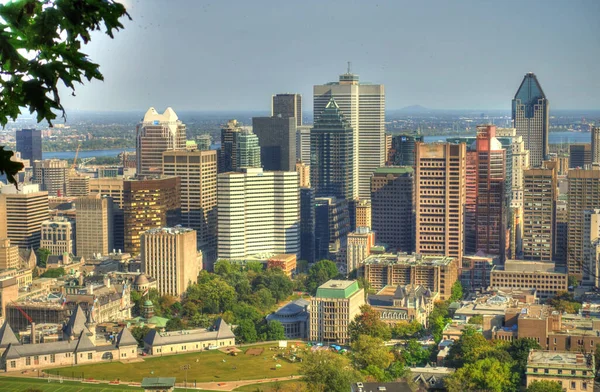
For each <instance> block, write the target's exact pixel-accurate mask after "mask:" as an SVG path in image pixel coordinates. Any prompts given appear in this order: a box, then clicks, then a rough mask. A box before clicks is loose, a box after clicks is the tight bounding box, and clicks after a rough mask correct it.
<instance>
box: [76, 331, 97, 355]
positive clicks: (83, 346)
mask: <svg viewBox="0 0 600 392" xmlns="http://www.w3.org/2000/svg"><path fill="white" fill-rule="evenodd" d="M86 331H87V328H86V330H85V331H81V333H80V334H79V339H78V340H77V346H76V347H75V352H76V353H77V352H83V351H93V350H95V349H96V346H94V343H92V341H91V340H90V338H89V337H88V336H87V334H86Z"/></svg>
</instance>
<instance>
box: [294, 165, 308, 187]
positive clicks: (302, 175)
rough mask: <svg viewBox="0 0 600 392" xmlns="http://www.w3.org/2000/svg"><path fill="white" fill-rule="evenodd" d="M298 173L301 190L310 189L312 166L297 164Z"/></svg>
mask: <svg viewBox="0 0 600 392" xmlns="http://www.w3.org/2000/svg"><path fill="white" fill-rule="evenodd" d="M296 173H298V185H299V186H300V188H310V165H308V164H306V163H303V162H298V163H296Z"/></svg>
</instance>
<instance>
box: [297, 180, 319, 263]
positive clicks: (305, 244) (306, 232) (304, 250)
mask: <svg viewBox="0 0 600 392" xmlns="http://www.w3.org/2000/svg"><path fill="white" fill-rule="evenodd" d="M300 259H301V260H306V261H308V262H309V263H314V262H315V261H316V260H315V190H314V188H300Z"/></svg>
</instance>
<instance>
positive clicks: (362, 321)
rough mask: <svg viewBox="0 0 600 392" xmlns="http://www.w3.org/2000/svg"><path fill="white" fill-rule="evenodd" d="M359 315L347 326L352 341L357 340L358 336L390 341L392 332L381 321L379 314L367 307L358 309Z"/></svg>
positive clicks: (363, 306)
mask: <svg viewBox="0 0 600 392" xmlns="http://www.w3.org/2000/svg"><path fill="white" fill-rule="evenodd" d="M360 311H361V313H360V314H359V315H357V316H356V317H355V318H354V320H352V321H351V322H350V325H348V331H349V332H350V337H351V338H352V340H357V339H358V337H359V336H360V335H368V336H371V337H374V338H379V339H382V340H390V339H391V337H392V331H391V330H390V327H389V326H388V325H387V324H386V323H385V322H383V321H381V319H379V313H378V312H377V311H376V310H375V309H373V308H372V307H370V306H369V305H362V306H361V307H360Z"/></svg>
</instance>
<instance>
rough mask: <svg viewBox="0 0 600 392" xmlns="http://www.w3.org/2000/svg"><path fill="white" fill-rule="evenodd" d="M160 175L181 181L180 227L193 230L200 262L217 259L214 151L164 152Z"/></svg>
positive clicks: (210, 261) (215, 164)
mask: <svg viewBox="0 0 600 392" xmlns="http://www.w3.org/2000/svg"><path fill="white" fill-rule="evenodd" d="M162 170H163V173H164V174H165V175H167V176H178V177H180V178H181V225H182V226H184V227H189V228H191V229H194V230H195V231H196V235H197V236H198V238H197V245H198V249H201V250H202V256H203V260H204V263H208V264H211V263H213V262H214V261H215V260H216V257H217V151H216V150H204V151H165V152H164V153H163V166H162Z"/></svg>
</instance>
